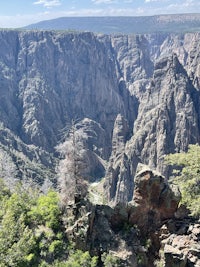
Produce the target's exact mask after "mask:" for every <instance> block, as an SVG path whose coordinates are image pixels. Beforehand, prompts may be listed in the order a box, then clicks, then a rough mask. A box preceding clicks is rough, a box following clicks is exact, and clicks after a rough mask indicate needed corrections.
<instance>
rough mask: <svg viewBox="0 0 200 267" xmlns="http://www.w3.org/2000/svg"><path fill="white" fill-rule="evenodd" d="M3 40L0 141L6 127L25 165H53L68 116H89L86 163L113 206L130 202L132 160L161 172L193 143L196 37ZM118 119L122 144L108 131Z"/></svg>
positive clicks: (15, 34)
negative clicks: (92, 133) (92, 132)
mask: <svg viewBox="0 0 200 267" xmlns="http://www.w3.org/2000/svg"><path fill="white" fill-rule="evenodd" d="M0 39H1V44H0V48H1V49H0V70H1V79H0V92H1V99H0V121H1V122H2V125H3V128H4V130H5V131H4V134H3V135H1V137H0V142H1V143H6V145H5V148H6V147H7V151H8V150H9V148H8V147H9V145H10V143H9V140H8V138H7V137H6V132H8V131H11V133H12V134H13V136H14V142H15V147H16V148H17V149H16V150H17V152H19V153H21V152H22V151H20V148H19V147H20V145H18V144H19V143H21V144H22V143H23V147H24V148H26V149H24V150H23V152H22V153H23V154H25V155H26V156H27V155H28V159H29V160H30V161H31V160H32V159H33V158H34V159H35V158H36V157H35V150H36V151H38V150H40V151H42V152H41V154H42V156H40V155H39V153H38V155H39V156H38V157H37V158H38V163H39V164H41V166H43V167H44V168H47V167H49V166H52V169H54V167H55V165H54V164H52V160H51V159H52V156H54V155H55V154H54V152H55V149H54V147H55V146H56V145H57V144H58V143H59V142H60V141H62V138H61V137H62V134H61V132H62V130H63V129H65V127H66V125H68V124H69V123H70V122H71V120H72V119H74V120H76V119H79V120H80V121H81V120H84V118H88V119H89V120H91V121H93V122H94V124H95V123H96V124H98V125H99V127H97V128H98V129H97V128H96V130H97V138H96V140H95V138H92V139H91V142H90V148H92V151H91V153H89V156H88V157H89V159H88V164H91V165H92V164H93V163H94V164H97V163H98V162H99V160H100V161H101V162H104V163H103V165H104V166H106V165H107V166H108V169H107V172H106V173H107V174H106V179H107V181H106V191H107V193H106V195H107V196H108V201H111V202H112V203H118V202H122V201H124V202H126V201H130V200H131V199H132V195H133V188H134V182H133V177H134V176H135V171H136V168H137V164H138V163H139V162H142V163H144V164H148V165H149V166H151V167H153V168H156V169H158V170H159V171H160V172H161V173H162V174H167V172H168V169H167V168H166V166H165V165H164V164H163V159H164V156H165V154H167V153H173V152H177V151H181V150H186V149H187V146H188V144H189V143H199V136H200V134H199V129H200V126H199V114H200V104H199V103H200V102H199V94H200V93H199V84H200V81H199V79H200V78H199V77H200V72H199V64H200V57H199V50H200V47H199V39H200V34H199V33H186V34H167V33H165V34H143V35H120V34H119V35H113V36H108V35H102V34H99V35H95V34H92V33H88V32H87V33H86V32H85V33H72V32H71V33H69V32H50V31H7V30H1V31H0ZM118 114H121V115H120V116H121V118H123V119H122V120H123V121H124V122H125V121H126V124H127V126H128V128H127V126H125V125H124V123H123V122H122V125H123V127H124V133H125V131H126V129H128V135H127V134H126V133H125V136H124V137H125V138H124V137H123V138H122V139H120V138H119V139H118V138H115V136H117V134H118V136H120V134H123V131H122V133H120V131H119V133H117V131H118V130H116V131H115V130H114V128H115V129H117V128H116V127H117V123H120V121H119V117H118V119H117V120H116V118H117V116H118ZM115 120H116V123H115ZM117 121H118V122H117ZM114 124H115V126H114ZM87 125H88V126H87ZM89 126H90V123H89V124H87V123H85V126H84V127H85V128H86V127H89ZM100 128H101V130H100ZM7 130H8V131H7ZM97 140H98V141H97ZM98 142H99V143H98ZM112 142H113V145H112ZM97 143H98V144H97ZM119 144H120V145H119ZM31 145H33V147H32V148H31ZM94 146H96V147H97V150H96V152H97V153H96V152H95V153H96V155H97V156H98V157H100V158H98V159H97V158H96V159H95V156H96V155H94V154H93V152H94ZM100 146H101V148H100ZM112 149H113V150H114V151H113V152H112ZM116 149H117V150H118V152H117V151H116ZM100 150H101V152H100ZM9 153H12V151H9ZM115 156H116V158H117V159H116V160H115V159H114V157H115ZM91 157H92V158H91ZM13 158H14V155H13ZM22 158H23V157H22ZM109 158H110V160H109ZM102 160H103V161H102ZM36 161H37V160H36ZM44 162H46V163H45V164H44ZM97 165H98V164H97ZM19 167H20V166H19ZM20 168H21V167H20ZM103 168H105V167H103ZM27 169H28V168H27ZM88 169H90V170H91V171H92V172H93V171H94V170H92V166H89V167H88ZM95 172H96V171H94V172H93V173H95ZM104 172H105V170H103V171H100V174H99V175H98V177H97V178H98V179H99V177H100V176H102V175H104ZM32 176H33V177H35V176H38V175H34V174H33V175H32ZM94 176H95V175H94ZM94 176H93V177H92V179H91V180H94V179H95V177H94ZM110 185H111V187H112V189H110Z"/></svg>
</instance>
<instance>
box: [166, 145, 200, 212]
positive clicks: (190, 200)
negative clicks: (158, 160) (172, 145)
mask: <svg viewBox="0 0 200 267" xmlns="http://www.w3.org/2000/svg"><path fill="white" fill-rule="evenodd" d="M166 160H167V162H168V164H170V165H173V168H174V172H173V173H174V177H173V180H172V181H173V182H175V183H177V184H178V185H179V187H180V190H181V194H182V203H183V204H185V205H186V206H187V207H188V208H189V209H190V211H191V213H192V215H194V216H199V215H200V146H198V145H190V146H189V148H188V151H187V152H182V153H176V154H170V155H168V156H167V157H166Z"/></svg>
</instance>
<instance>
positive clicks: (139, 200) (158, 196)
mask: <svg viewBox="0 0 200 267" xmlns="http://www.w3.org/2000/svg"><path fill="white" fill-rule="evenodd" d="M180 198H181V196H180V192H179V190H178V188H175V187H173V188H172V187H170V186H169V184H168V182H167V180H166V179H165V178H164V177H163V176H161V174H159V173H157V172H154V171H152V170H151V169H150V168H149V167H148V166H145V165H142V164H139V165H138V169H137V173H136V176H135V187H134V193H133V200H132V201H131V202H130V203H131V205H132V208H131V209H130V214H129V221H130V223H131V224H137V225H138V226H139V227H140V229H142V231H143V232H150V231H152V230H153V229H156V228H157V227H160V226H161V225H162V224H163V222H164V221H165V220H166V219H170V218H173V217H174V213H175V212H176V210H177V207H178V204H179V201H180Z"/></svg>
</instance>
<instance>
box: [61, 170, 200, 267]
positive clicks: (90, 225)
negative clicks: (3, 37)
mask: <svg viewBox="0 0 200 267" xmlns="http://www.w3.org/2000/svg"><path fill="white" fill-rule="evenodd" d="M180 199H181V196H180V192H179V190H178V188H177V187H176V186H174V185H173V186H172V185H170V184H169V183H168V181H167V180H166V179H165V178H164V177H163V176H161V175H160V174H159V173H157V172H155V171H153V170H151V169H150V168H149V167H148V166H145V165H139V166H138V169H137V173H136V177H135V188H134V197H133V200H132V201H131V202H128V203H118V204H117V205H115V206H114V207H110V206H108V205H102V204H101V205H100V204H99V205H98V204H96V205H94V204H92V203H91V202H89V201H88V200H83V199H82V200H80V201H78V202H77V203H74V204H71V206H66V207H65V214H66V216H65V219H64V225H65V227H66V233H67V238H68V239H69V240H71V241H73V242H75V244H76V246H77V248H79V249H82V250H89V251H90V253H91V255H97V256H98V257H99V262H100V263H101V260H102V258H103V255H105V254H108V255H111V256H112V257H116V258H117V260H118V264H119V265H117V266H131V267H139V266H145V267H152V266H165V267H173V266H181V267H182V266H183V267H186V266H194V267H197V266H200V265H199V261H200V246H199V242H200V222H199V221H195V220H194V218H190V217H189V216H188V213H187V210H186V209H184V207H182V206H180V207H179V208H178V206H179V202H180ZM100 266H101V265H100Z"/></svg>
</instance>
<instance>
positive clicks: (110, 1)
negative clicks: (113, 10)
mask: <svg viewBox="0 0 200 267" xmlns="http://www.w3.org/2000/svg"><path fill="white" fill-rule="evenodd" d="M92 2H93V3H94V4H113V3H116V0H92Z"/></svg>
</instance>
